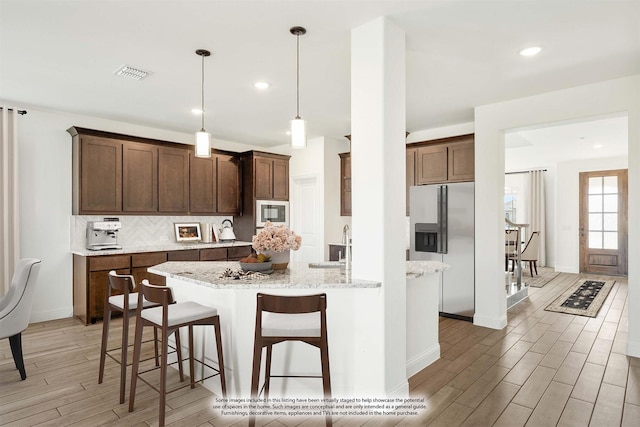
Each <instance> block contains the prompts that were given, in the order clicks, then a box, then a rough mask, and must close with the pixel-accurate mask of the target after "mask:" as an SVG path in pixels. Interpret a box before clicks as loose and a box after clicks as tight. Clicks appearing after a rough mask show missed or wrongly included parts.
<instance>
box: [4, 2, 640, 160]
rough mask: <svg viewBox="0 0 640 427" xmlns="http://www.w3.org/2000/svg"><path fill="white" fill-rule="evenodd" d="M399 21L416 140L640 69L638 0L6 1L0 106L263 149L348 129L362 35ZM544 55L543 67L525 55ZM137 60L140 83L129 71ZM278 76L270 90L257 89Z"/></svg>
mask: <svg viewBox="0 0 640 427" xmlns="http://www.w3.org/2000/svg"><path fill="white" fill-rule="evenodd" d="M382 15H386V16H388V17H389V18H390V20H392V21H393V22H394V23H396V24H397V25H398V26H399V27H401V28H403V29H404V30H405V31H406V46H407V58H406V66H407V82H406V92H407V130H408V131H409V132H414V131H417V130H423V129H430V128H435V127H441V126H447V125H452V124H458V123H464V122H470V121H473V107H474V106H478V105H485V104H490V103H495V102H500V101H505V100H509V99H514V98H520V97H524V96H528V95H533V94H538V93H542V92H547V91H554V90H559V89H563V88H567V87H573V86H579V85H583V84H588V83H593V82H597V81H602V80H607V79H613V78H619V77H624V76H629V75H633V74H638V73H640V25H639V21H640V0H627V1H625V0H616V1H614V0H602V1H599V0H592V1H575V0H536V1H527V0H512V1H505V0H475V1H472V0H466V1H458V0H432V1H410V0H406V1H399V0H397V1H368V0H351V1H334V0H324V1H320V0H315V1H306V0H297V1H290V0H262V1H244V0H231V1H215V0H212V1H153V0H137V1H119V0H84V1H79V0H77V1H60V0H1V1H0V58H1V59H0V61H1V62H0V98H1V99H2V100H3V101H4V102H6V103H9V104H12V105H16V106H18V107H27V108H29V107H30V108H37V109H46V110H56V111H65V112H71V113H80V114H85V115H90V116H96V117H102V118H106V119H113V120H118V121H123V122H128V123H133V124H139V125H145V126H150V127H155V128H160V129H166V130H171V131H177V132H184V133H193V132H195V131H196V130H199V128H200V117H198V116H195V115H194V114H193V113H192V112H191V109H192V108H194V107H198V106H199V104H200V84H201V82H200V73H201V58H200V57H199V56H197V55H196V54H195V50H196V49H200V48H203V49H208V50H210V51H211V52H212V56H210V57H209V58H207V59H206V63H205V64H206V65H205V66H206V83H205V92H206V95H205V106H206V110H207V114H206V122H205V128H206V129H207V130H208V131H210V132H211V133H212V134H213V136H214V138H217V139H223V140H229V141H235V142H241V143H247V144H252V145H257V146H264V147H269V146H275V145H280V144H285V143H286V142H287V139H288V138H287V135H286V134H285V132H286V131H287V128H288V125H289V120H291V119H292V118H293V117H294V116H295V99H296V98H295V76H296V75H295V46H296V45H295V37H294V36H292V35H291V34H290V33H289V28H290V27H292V26H295V25H301V26H304V27H306V28H307V31H308V32H307V34H306V35H305V36H302V37H301V39H300V114H301V116H302V117H303V118H304V119H305V120H306V121H307V127H308V134H309V137H315V136H335V137H339V136H343V135H346V134H349V133H350V82H349V77H350V76H349V73H350V64H349V62H350V52H349V49H350V42H349V40H350V31H351V30H352V29H353V28H355V27H358V26H360V25H363V24H365V23H367V22H369V21H371V20H373V19H375V18H376V17H378V16H382ZM531 45H540V46H542V47H543V48H544V50H543V51H542V53H541V54H539V55H537V56H536V57H530V58H525V57H521V56H519V55H518V51H519V50H520V49H522V48H524V47H527V46H531ZM125 64H126V65H129V66H132V67H135V68H141V69H144V70H148V71H151V73H152V74H151V75H150V76H149V77H147V78H145V79H143V80H140V81H135V80H132V79H127V78H123V77H119V76H116V75H115V74H114V72H115V70H116V69H118V68H119V67H120V66H122V65H125ZM256 81H266V82H268V83H270V84H271V87H270V88H269V89H268V90H265V91H259V90H257V89H255V88H254V86H253V83H254V82H256Z"/></svg>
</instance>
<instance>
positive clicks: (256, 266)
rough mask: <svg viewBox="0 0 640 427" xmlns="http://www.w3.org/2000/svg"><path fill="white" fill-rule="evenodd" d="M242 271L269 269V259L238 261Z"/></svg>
mask: <svg viewBox="0 0 640 427" xmlns="http://www.w3.org/2000/svg"><path fill="white" fill-rule="evenodd" d="M239 264H240V268H242V271H267V270H271V264H272V262H271V261H267V262H240V263H239Z"/></svg>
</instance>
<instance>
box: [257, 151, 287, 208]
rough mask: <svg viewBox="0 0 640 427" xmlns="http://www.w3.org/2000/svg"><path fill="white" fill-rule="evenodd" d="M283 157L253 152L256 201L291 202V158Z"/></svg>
mask: <svg viewBox="0 0 640 427" xmlns="http://www.w3.org/2000/svg"><path fill="white" fill-rule="evenodd" d="M276 156H277V157H276ZM281 157H282V156H278V155H270V154H268V153H259V152H253V154H252V159H253V188H254V192H255V198H256V199H258V200H289V158H288V157H287V158H281Z"/></svg>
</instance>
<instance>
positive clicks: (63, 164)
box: [18, 106, 257, 322]
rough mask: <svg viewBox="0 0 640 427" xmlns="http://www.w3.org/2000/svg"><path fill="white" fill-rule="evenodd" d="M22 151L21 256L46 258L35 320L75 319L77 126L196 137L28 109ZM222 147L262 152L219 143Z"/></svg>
mask: <svg viewBox="0 0 640 427" xmlns="http://www.w3.org/2000/svg"><path fill="white" fill-rule="evenodd" d="M22 107H24V108H26V109H27V111H28V113H27V114H26V115H24V116H21V117H20V118H19V119H18V120H19V150H20V159H19V167H20V222H21V224H20V246H21V251H20V256H21V257H35V258H39V259H41V260H42V267H41V270H40V278H39V281H38V287H37V288H36V293H35V296H34V302H33V309H32V315H31V322H39V321H44V320H51V319H58V318H63V317H70V316H72V315H73V305H72V304H73V297H72V257H71V253H70V246H71V235H72V233H71V225H72V215H71V136H70V135H69V134H68V133H67V132H66V130H67V129H68V128H69V127H71V126H79V127H84V128H89V129H98V130H103V131H109V132H116V133H122V134H127V135H136V136H141V137H147V138H155V139H160V140H166V141H173V142H178V143H184V144H193V142H192V141H193V136H192V135H190V134H189V135H187V134H180V133H176V132H171V131H165V130H161V129H154V128H147V127H143V126H136V125H131V124H128V123H122V122H115V121H110V120H103V119H98V118H94V117H88V116H82V115H75V114H66V113H57V112H47V111H42V110H39V109H37V108H34V107H29V106H22ZM213 143H214V146H215V147H216V148H220V149H225V150H231V151H246V150H250V149H257V148H256V147H250V146H247V145H244V144H237V143H233V142H229V141H220V140H214V141H213Z"/></svg>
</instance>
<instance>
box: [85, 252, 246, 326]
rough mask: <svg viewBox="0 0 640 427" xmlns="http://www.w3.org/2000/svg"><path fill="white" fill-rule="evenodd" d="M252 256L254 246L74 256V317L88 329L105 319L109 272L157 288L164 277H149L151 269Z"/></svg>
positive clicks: (162, 283) (163, 283) (163, 281)
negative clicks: (147, 281) (127, 275)
mask: <svg viewBox="0 0 640 427" xmlns="http://www.w3.org/2000/svg"><path fill="white" fill-rule="evenodd" d="M250 253H251V246H234V247H228V248H207V249H188V250H182V251H169V252H143V253H135V254H122V255H99V256H82V255H75V254H74V255H73V315H74V316H75V317H77V318H78V319H80V320H81V321H82V322H83V323H84V324H85V325H88V324H89V323H95V322H96V320H99V319H102V317H103V315H104V298H105V293H106V292H107V286H108V285H109V272H110V271H111V270H115V271H116V272H117V273H118V274H131V275H132V276H133V278H134V281H135V283H136V288H135V289H134V291H136V292H137V290H138V289H137V286H138V285H139V283H140V282H142V280H143V279H147V280H149V282H150V283H152V284H154V285H162V286H164V285H165V284H166V280H165V277H164V276H159V275H157V274H153V273H149V272H148V271H147V268H148V267H151V266H153V265H158V264H162V263H163V262H166V261H237V260H239V259H240V258H243V257H245V256H247V255H249V254H250Z"/></svg>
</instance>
